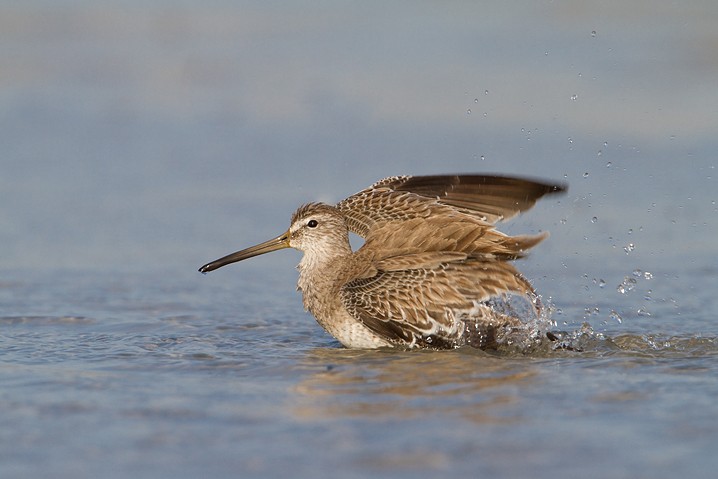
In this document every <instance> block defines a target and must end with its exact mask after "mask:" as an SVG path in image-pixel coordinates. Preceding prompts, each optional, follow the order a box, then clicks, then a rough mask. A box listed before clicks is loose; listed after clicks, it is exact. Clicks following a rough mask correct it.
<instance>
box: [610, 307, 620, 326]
mask: <svg viewBox="0 0 718 479" xmlns="http://www.w3.org/2000/svg"><path fill="white" fill-rule="evenodd" d="M608 317H609V318H611V319H612V320H614V321H616V322H617V323H618V324H621V323H622V322H623V318H622V317H621V315H620V314H618V313H617V312H616V311H615V310H611V314H609V315H608Z"/></svg>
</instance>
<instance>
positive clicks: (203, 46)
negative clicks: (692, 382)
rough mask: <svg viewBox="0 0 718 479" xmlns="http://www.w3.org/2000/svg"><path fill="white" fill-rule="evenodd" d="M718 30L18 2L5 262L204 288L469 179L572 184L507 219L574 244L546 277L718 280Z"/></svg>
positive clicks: (692, 6)
mask: <svg viewBox="0 0 718 479" xmlns="http://www.w3.org/2000/svg"><path fill="white" fill-rule="evenodd" d="M717 22H718V6H716V5H715V4H714V3H713V2H710V1H704V2H700V1H696V2H690V3H689V4H684V3H675V2H669V1H651V2H647V1H646V2H642V1H631V2H618V1H617V2H601V3H600V4H599V3H596V2H568V1H565V2H564V1H552V2H510V3H504V2H482V3H476V2H437V3H431V2H422V3H420V4H416V3H413V2H408V3H404V2H392V3H389V4H387V3H384V2H358V3H356V2H292V3H285V2H256V1H244V2H234V1H231V2H230V1H210V2H191V1H156V2H149V3H148V2H135V1H129V2H127V1H109V0H106V1H100V2H89V1H81V0H76V1H72V0H67V1H62V2H56V1H41V0H38V1H5V2H3V3H2V4H1V5H0V65H1V68H0V144H1V145H2V147H3V148H2V149H3V151H2V154H1V155H0V244H1V245H2V253H1V255H0V269H2V270H4V271H5V272H6V273H5V274H11V272H12V271H13V270H40V271H42V270H48V269H81V270H84V269H98V270H109V271H125V270H144V271H146V270H165V269H171V270H173V271H177V272H186V273H187V274H193V273H195V270H196V268H197V267H198V266H199V265H201V264H203V263H204V262H206V261H208V260H211V259H214V258H215V257H218V256H220V255H223V254H225V253H227V252H230V251H233V250H235V249H238V248H240V247H244V246H246V245H249V244H254V243H255V242H258V241H260V240H264V239H266V238H268V237H270V236H274V235H276V234H278V232H280V231H283V230H284V229H285V228H286V227H287V225H288V221H289V216H290V214H291V213H292V211H293V210H294V209H295V208H296V207H297V206H298V205H299V204H301V203H304V202H307V201H315V200H322V201H331V202H334V201H337V200H339V199H342V198H344V197H345V196H347V195H349V194H351V193H353V192H356V191H358V190H360V189H362V188H364V187H365V186H367V185H369V184H371V183H372V182H374V181H376V180H377V179H379V178H382V177H385V176H388V175H394V174H432V173H446V172H495V173H503V174H519V175H528V176H535V177H540V178H544V179H547V180H552V181H561V182H567V183H569V185H570V191H569V193H568V195H566V196H564V197H562V198H559V199H558V201H557V200H556V199H553V198H551V199H548V200H546V201H545V202H543V203H542V204H540V205H539V206H538V207H537V208H536V210H535V211H533V212H531V213H530V214H528V215H526V217H525V218H523V219H521V220H520V221H519V222H517V223H516V224H512V225H510V226H506V227H505V229H507V231H509V232H510V233H519V232H524V231H538V230H546V229H547V230H550V231H551V233H552V238H551V239H550V240H549V241H548V242H546V243H545V244H544V245H542V246H541V247H540V248H539V249H537V250H536V252H535V254H534V255H533V257H532V259H531V260H529V261H528V262H527V265H526V267H527V268H529V270H531V268H534V274H537V273H538V272H540V271H544V270H547V268H551V267H553V266H556V265H561V264H563V265H564V266H568V267H569V269H570V271H571V274H573V273H574V272H580V273H582V274H584V273H585V274H589V275H590V276H592V271H591V269H592V268H596V267H601V266H603V265H606V264H615V265H621V264H624V263H625V262H626V261H629V262H630V265H631V267H633V266H635V267H639V268H643V269H649V270H650V269H651V268H653V269H656V268H659V267H660V268H669V269H670V268H673V267H685V266H687V265H693V266H701V265H705V264H706V263H710V264H712V267H715V263H714V262H713V260H709V258H715V257H716V252H718V242H716V239H715V238H716V237H718V226H716V225H717V222H716V216H717V206H716V191H718V188H716V180H715V174H716V172H715V164H716V159H715V158H716V151H718V148H717V147H718V139H717V138H716V130H717V127H718V114H717V113H716V112H718V87H716V85H717V83H716V78H718V33H717V32H716V29H715V25H716V23H717ZM631 245H632V246H631ZM273 256H274V257H273V258H272V257H267V258H264V259H262V260H261V263H262V264H261V267H262V268H271V267H273V266H274V265H280V266H281V268H286V267H287V266H288V265H292V264H294V263H295V262H296V261H297V259H298V257H299V256H298V254H297V255H292V254H276V255H273ZM255 264H257V263H253V265H255ZM248 267H249V268H253V267H254V266H248ZM289 276H292V275H291V274H290V275H289ZM290 280H291V281H294V278H293V277H292V278H290Z"/></svg>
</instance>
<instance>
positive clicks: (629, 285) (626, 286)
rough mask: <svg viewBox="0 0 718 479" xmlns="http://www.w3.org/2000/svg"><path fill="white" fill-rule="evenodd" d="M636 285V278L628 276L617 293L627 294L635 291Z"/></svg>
mask: <svg viewBox="0 0 718 479" xmlns="http://www.w3.org/2000/svg"><path fill="white" fill-rule="evenodd" d="M636 283H637V281H636V279H635V278H631V277H630V276H626V277H625V278H623V281H621V284H619V285H618V286H617V287H616V291H618V292H619V293H621V294H626V293H628V292H630V291H633V289H634V288H635V287H636Z"/></svg>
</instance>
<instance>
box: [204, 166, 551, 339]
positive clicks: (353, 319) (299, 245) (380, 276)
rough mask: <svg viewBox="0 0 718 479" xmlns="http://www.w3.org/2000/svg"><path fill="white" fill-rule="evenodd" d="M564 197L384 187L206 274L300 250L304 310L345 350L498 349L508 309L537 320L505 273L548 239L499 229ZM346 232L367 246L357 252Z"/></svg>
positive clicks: (525, 187) (320, 212)
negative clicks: (546, 200)
mask: <svg viewBox="0 0 718 479" xmlns="http://www.w3.org/2000/svg"><path fill="white" fill-rule="evenodd" d="M564 190H565V187H564V186H562V185H550V184H545V183H541V182H537V181H532V180H526V179H521V178H511V177H499V176H480V175H442V176H399V177H390V178H385V179H383V180H381V181H379V182H377V183H375V184H374V185H372V186H370V187H369V188H367V189H365V190H362V191H360V192H359V193H356V194H354V195H352V196H350V197H348V198H347V199H345V200H342V201H340V202H339V203H338V204H337V205H336V206H330V205H326V204H322V203H309V204H306V205H304V206H301V207H300V208H299V209H298V210H297V211H296V212H295V213H294V214H293V215H292V219H291V226H290V228H289V230H288V231H287V232H286V233H284V234H283V235H281V236H278V237H277V238H274V239H272V240H270V241H267V242H265V243H262V244H260V245H257V246H254V247H252V248H248V249H246V250H242V251H239V252H237V253H233V254H231V255H228V256H225V257H224V258H221V259H219V260H216V261H213V262H211V263H208V264H207V265H205V266H203V267H202V268H200V271H202V272H208V271H212V270H214V269H217V268H219V267H221V266H224V265H226V264H229V263H232V262H235V261H240V260H243V259H246V258H249V257H252V256H256V255H258V254H263V253H266V252H269V251H273V250H276V249H280V248H286V247H293V248H296V249H299V250H301V251H303V252H304V256H303V257H302V260H301V262H300V263H299V266H298V269H299V281H298V289H299V290H301V291H302V295H303V301H304V306H305V308H306V309H307V310H309V311H310V312H311V313H312V314H313V315H314V316H315V317H316V319H317V321H318V322H319V324H321V325H322V326H323V327H324V328H325V329H326V330H327V331H328V332H329V333H330V334H332V335H333V336H334V337H335V338H337V339H338V340H339V341H340V342H341V343H342V344H343V345H345V346H346V347H358V348H375V347H390V346H395V347H407V348H409V347H431V348H453V347H457V346H461V345H465V344H467V345H471V346H474V347H480V348H487V347H492V345H493V344H495V341H496V335H497V334H499V333H500V331H501V328H504V327H510V326H512V325H517V324H519V322H520V321H521V319H522V318H520V314H519V313H518V312H516V311H515V309H514V307H513V306H512V304H511V301H510V299H512V298H514V299H515V298H518V299H519V302H523V303H524V304H528V305H529V306H528V309H529V310H530V311H531V313H532V314H534V315H538V314H539V312H540V304H539V303H538V300H537V297H536V295H535V293H534V290H533V288H532V287H531V285H530V284H529V282H528V281H527V280H526V279H525V278H524V277H523V276H522V275H521V274H520V273H519V272H518V271H517V270H516V269H515V268H514V267H513V265H512V264H511V263H509V262H508V261H509V260H512V259H516V258H519V257H521V256H523V255H524V254H525V252H526V250H528V249H529V248H531V247H533V246H534V245H536V244H537V243H539V242H540V241H541V240H543V239H544V238H545V237H546V234H545V233H544V234H540V235H533V236H526V235H522V236H507V235H505V234H503V233H500V232H499V231H497V230H496V229H495V227H494V225H495V224H496V223H497V222H499V221H502V220H507V219H510V218H512V217H514V216H516V215H517V214H519V213H521V212H522V211H525V210H527V209H529V208H531V207H532V206H533V205H534V204H535V202H536V201H537V200H538V199H539V198H540V197H542V196H543V195H545V194H551V193H558V192H562V191H564ZM349 232H353V233H356V234H358V235H360V236H362V237H363V238H364V240H365V242H364V245H363V246H362V247H361V248H359V249H358V250H357V251H356V252H353V251H352V250H351V247H350V245H349ZM524 309H525V308H524Z"/></svg>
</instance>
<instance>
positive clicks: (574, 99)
mask: <svg viewBox="0 0 718 479" xmlns="http://www.w3.org/2000/svg"><path fill="white" fill-rule="evenodd" d="M571 100H572V101H576V100H578V95H577V94H575V93H574V94H573V95H571Z"/></svg>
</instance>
